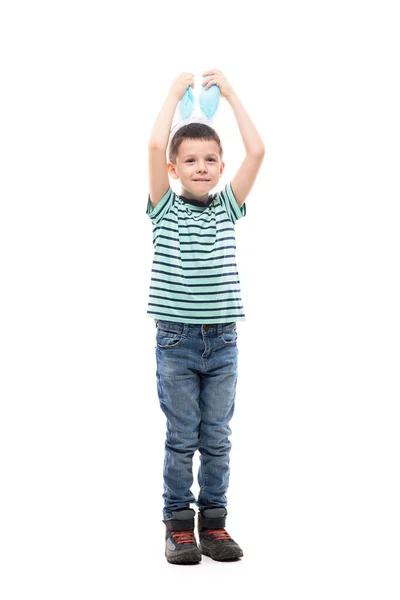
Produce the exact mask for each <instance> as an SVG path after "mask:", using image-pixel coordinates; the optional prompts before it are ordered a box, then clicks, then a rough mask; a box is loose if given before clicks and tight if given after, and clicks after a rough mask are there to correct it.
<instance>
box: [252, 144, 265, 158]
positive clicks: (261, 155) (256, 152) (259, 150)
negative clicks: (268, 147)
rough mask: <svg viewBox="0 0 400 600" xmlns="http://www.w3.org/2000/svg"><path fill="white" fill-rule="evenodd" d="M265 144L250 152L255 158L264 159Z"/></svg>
mask: <svg viewBox="0 0 400 600" xmlns="http://www.w3.org/2000/svg"><path fill="white" fill-rule="evenodd" d="M265 152H266V151H265V146H264V145H263V146H260V147H258V148H253V149H252V151H251V152H250V153H249V154H250V155H251V156H252V157H253V158H256V159H257V160H263V158H264V156H265Z"/></svg>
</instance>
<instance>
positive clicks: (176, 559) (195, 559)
mask: <svg viewBox="0 0 400 600" xmlns="http://www.w3.org/2000/svg"><path fill="white" fill-rule="evenodd" d="M165 558H166V559H167V561H168V562H169V563H170V564H172V565H197V564H198V563H199V562H201V554H200V555H197V554H196V555H194V554H193V553H192V554H190V553H189V552H188V553H186V554H185V553H183V552H182V553H179V555H177V556H175V555H174V554H172V555H171V554H168V553H167V552H166V553H165Z"/></svg>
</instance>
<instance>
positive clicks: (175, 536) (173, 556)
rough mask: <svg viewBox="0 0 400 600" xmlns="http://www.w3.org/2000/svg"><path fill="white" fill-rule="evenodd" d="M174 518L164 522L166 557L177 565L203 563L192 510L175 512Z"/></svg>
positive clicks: (173, 513) (173, 512)
mask: <svg viewBox="0 0 400 600" xmlns="http://www.w3.org/2000/svg"><path fill="white" fill-rule="evenodd" d="M172 515H173V518H172V519H170V520H167V521H163V523H165V526H166V528H167V529H166V532H165V557H166V559H167V561H168V562H169V563H172V564H176V565H194V564H197V563H199V562H200V561H201V552H200V550H199V548H198V546H197V544H196V539H195V537H194V516H195V512H194V510H193V509H191V508H186V509H182V510H173V511H172Z"/></svg>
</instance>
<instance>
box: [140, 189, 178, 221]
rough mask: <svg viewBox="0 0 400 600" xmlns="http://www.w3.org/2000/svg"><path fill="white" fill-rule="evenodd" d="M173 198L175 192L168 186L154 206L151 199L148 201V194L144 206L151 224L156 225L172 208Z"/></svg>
mask: <svg viewBox="0 0 400 600" xmlns="http://www.w3.org/2000/svg"><path fill="white" fill-rule="evenodd" d="M174 198H175V194H174V192H173V191H172V189H171V188H168V190H167V191H166V192H165V194H164V196H163V197H162V198H161V200H160V202H158V203H157V204H156V206H154V207H153V206H152V204H151V201H150V194H149V197H148V199H147V208H146V214H147V215H149V217H150V219H151V221H152V223H153V225H156V224H157V223H159V222H160V221H161V219H163V218H164V217H165V215H166V214H167V213H169V211H170V210H171V208H172V205H173V203H174Z"/></svg>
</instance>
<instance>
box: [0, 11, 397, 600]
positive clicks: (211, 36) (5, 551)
mask: <svg viewBox="0 0 400 600" xmlns="http://www.w3.org/2000/svg"><path fill="white" fill-rule="evenodd" d="M395 8H396V2H394V1H393V2H389V1H384V0H383V1H382V0H381V1H380V2H377V1H375V2H374V1H371V2H356V1H354V0H346V1H342V0H336V1H335V2H333V1H331V2H318V1H314V2H312V1H310V0H307V1H305V2H295V1H293V0H292V1H287V0H282V1H280V2H274V3H269V2H267V3H264V4H259V3H256V2H252V1H251V0H248V1H247V2H245V3H240V4H237V5H235V4H233V3H231V2H213V3H211V4H210V3H197V4H193V3H188V2H175V3H163V4H161V5H156V4H153V3H138V4H135V3H133V2H127V1H126V2H118V1H115V0H114V1H113V2H96V3H95V2H90V1H87V0H80V1H79V2H76V1H71V0H70V1H69V2H50V1H48V2H43V1H38V2H18V1H14V2H11V1H10V2H4V3H2V8H1V14H0V23H1V25H0V46H1V48H0V51H1V73H0V76H1V80H0V85H1V89H2V91H1V95H0V102H1V114H0V119H1V131H0V144H1V157H0V158H1V164H0V171H1V214H0V228H1V231H0V245H1V255H0V258H1V296H0V301H1V313H0V316H1V329H0V344H1V362H0V369H1V420H0V428H1V431H0V461H1V473H0V485H1V494H0V503H1V510H0V519H1V530H0V545H1V552H2V556H1V565H2V567H1V570H2V575H1V581H0V591H1V596H2V598H3V599H4V600H11V599H16V598H18V599H26V598H33V597H38V598H39V597H40V598H42V599H43V600H44V599H47V598H51V599H54V598H56V599H57V600H61V599H68V600H69V599H71V598H74V599H76V600H78V599H79V600H80V599H85V600H87V599H88V598H96V600H97V599H113V600H114V599H116V598H117V599H119V600H125V599H128V598H129V599H130V598H155V597H191V598H194V599H196V598H204V597H207V596H208V595H209V594H212V596H213V597H216V596H220V597H225V595H227V597H232V595H233V594H235V596H234V597H242V596H243V595H246V597H252V598H270V599H272V600H278V599H279V600H280V599H282V600H283V599H285V600H286V599H290V600H293V599H296V598H307V599H308V600H311V599H318V600H320V599H324V600H327V599H331V598H332V599H335V600H336V599H337V598H341V599H346V600H347V599H349V600H354V599H355V598H371V599H372V598H374V599H375V598H376V599H378V598H379V599H381V598H385V600H391V599H396V600H398V598H399V594H400V583H399V558H400V556H399V554H400V552H399V539H400V523H399V506H400V493H399V456H400V448H399V418H398V413H397V411H398V405H399V400H400V394H399V391H400V390H399V387H400V385H399V358H400V356H399V354H400V351H399V339H400V335H399V334H400V322H399V306H400V293H399V256H400V248H399V245H400V244H399V225H400V223H399V199H400V196H399V188H400V184H399V159H400V144H399V134H400V118H399V106H400V94H399V87H398V86H399V64H398V59H396V56H397V57H398V56H399V52H400V48H399V46H400V42H399V35H398V32H399V20H398V18H396V14H395ZM215 67H216V68H220V69H221V70H223V71H224V73H225V74H226V75H227V77H228V79H229V80H230V81H231V83H232V85H233V87H234V88H235V90H236V92H237V93H238V95H239V97H240V98H241V100H242V102H243V104H244V105H245V107H246V108H247V110H248V112H249V113H250V115H251V116H252V118H253V120H254V122H255V123H256V125H257V127H258V129H259V131H260V133H261V135H262V137H263V139H264V141H265V144H266V148H267V156H266V159H265V162H264V165H263V168H262V171H261V173H260V175H259V178H258V180H257V182H256V185H255V186H254V188H253V190H252V192H251V195H250V196H249V198H248V200H247V215H246V217H245V218H244V219H243V220H241V221H239V222H238V223H237V226H236V234H237V245H238V265H239V272H240V278H241V285H242V299H243V303H244V307H245V312H246V317H247V318H246V321H245V322H242V323H240V324H238V332H239V361H240V362H239V382H238V389H237V405H236V413H235V416H234V419H233V421H232V429H233V434H232V443H233V449H232V463H231V464H232V475H231V486H230V491H229V505H228V510H229V516H228V531H229V532H230V533H231V534H232V535H233V537H234V538H235V539H237V541H238V542H239V543H240V544H241V546H242V547H243V549H244V553H245V556H244V558H243V560H241V561H240V562H238V563H230V564H223V563H215V562H213V561H211V560H210V559H208V558H206V557H205V558H204V559H203V562H202V564H201V565H199V566H196V567H176V566H170V565H168V564H167V562H166V560H165V558H164V555H163V553H164V526H163V524H162V523H161V509H162V500H161V493H162V461H163V445H164V430H165V423H164V417H163V415H162V413H161V410H160V408H159V406H158V398H157V391H156V379H155V369H156V365H155V351H154V347H155V339H154V336H155V327H154V323H153V321H152V320H151V319H148V318H147V316H146V309H147V294H148V286H149V281H150V270H151V261H152V251H153V248H152V241H151V237H152V236H151V222H150V220H149V218H148V217H147V216H146V214H145V208H146V203H147V193H148V185H147V141H148V136H149V132H150V129H151V127H152V124H153V122H154V120H155V118H156V115H157V114H158V111H159V109H160V107H161V104H162V102H163V100H164V97H165V95H166V93H167V92H168V90H169V87H170V85H171V82H172V80H173V79H174V78H175V77H176V76H177V75H178V74H179V73H180V72H181V71H191V72H193V73H195V74H196V75H197V76H198V75H200V74H201V73H202V72H203V71H205V70H207V69H210V68H215ZM218 121H219V122H218ZM218 121H216V122H215V126H216V128H217V130H218V131H219V133H220V135H221V138H222V143H223V146H224V149H225V159H226V163H227V166H226V170H225V180H224V182H225V181H227V180H229V179H231V178H232V177H233V175H234V173H235V171H236V169H237V168H238V166H239V165H240V162H241V160H242V158H243V146H242V144H241V139H240V135H239V133H238V130H237V128H236V123H235V121H234V119H233V116H232V113H231V109H230V107H229V105H228V104H227V103H224V102H222V104H221V106H220V110H219V114H218ZM194 490H196V486H194ZM140 589H141V591H139V590H140ZM249 590H253V592H250V591H249ZM254 590H257V591H254ZM228 595H229V596H228Z"/></svg>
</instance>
